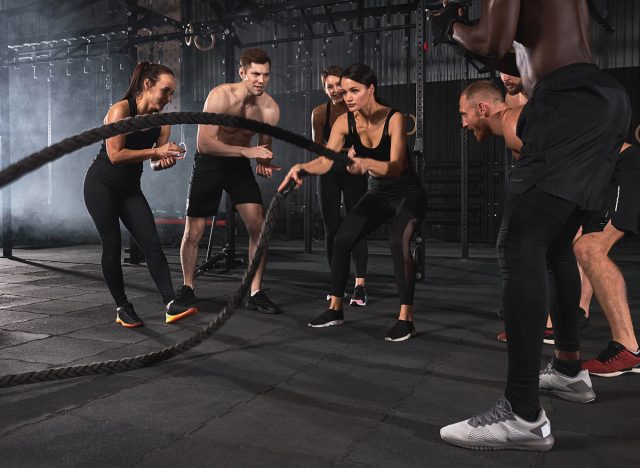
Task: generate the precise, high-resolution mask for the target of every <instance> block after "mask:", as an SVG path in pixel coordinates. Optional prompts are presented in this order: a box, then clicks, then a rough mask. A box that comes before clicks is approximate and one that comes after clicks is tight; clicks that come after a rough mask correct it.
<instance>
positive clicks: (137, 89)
mask: <svg viewBox="0 0 640 468" xmlns="http://www.w3.org/2000/svg"><path fill="white" fill-rule="evenodd" d="M160 75H171V76H175V75H174V74H173V70H171V68H169V67H167V66H165V65H160V64H159V63H149V62H146V61H145V62H140V63H139V64H138V65H136V68H134V70H133V74H132V75H131V81H130V82H129V87H128V88H127V92H126V93H125V94H124V97H123V98H122V99H129V98H133V97H136V96H138V95H139V94H141V93H142V91H143V89H144V80H146V79H148V80H149V81H150V82H151V86H153V85H154V84H156V83H157V82H158V79H160Z"/></svg>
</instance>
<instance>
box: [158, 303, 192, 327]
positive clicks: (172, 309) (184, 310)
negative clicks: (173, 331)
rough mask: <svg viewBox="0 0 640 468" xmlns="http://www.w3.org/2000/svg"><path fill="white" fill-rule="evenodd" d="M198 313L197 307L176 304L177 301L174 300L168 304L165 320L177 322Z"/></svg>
mask: <svg viewBox="0 0 640 468" xmlns="http://www.w3.org/2000/svg"><path fill="white" fill-rule="evenodd" d="M197 313H198V309H197V307H193V306H189V305H182V304H176V301H175V300H173V301H171V302H169V303H168V304H167V310H166V312H165V322H166V323H176V322H179V321H180V320H182V319H184V318H187V317H190V316H192V315H195V314H197Z"/></svg>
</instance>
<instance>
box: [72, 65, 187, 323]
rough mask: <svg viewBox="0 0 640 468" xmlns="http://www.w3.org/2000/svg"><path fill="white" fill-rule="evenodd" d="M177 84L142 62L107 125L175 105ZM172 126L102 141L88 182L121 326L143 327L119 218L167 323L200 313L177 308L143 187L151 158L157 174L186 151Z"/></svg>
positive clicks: (90, 205)
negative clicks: (129, 283)
mask: <svg viewBox="0 0 640 468" xmlns="http://www.w3.org/2000/svg"><path fill="white" fill-rule="evenodd" d="M175 88H176V81H175V78H174V75H173V72H172V71H171V69H170V68H168V67H165V66H163V65H157V64H150V63H149V62H141V63H139V64H138V65H137V66H136V68H135V70H134V72H133V76H132V78H131V83H130V84H129V89H128V90H127V93H126V95H125V97H124V98H123V99H122V100H121V101H118V102H116V103H115V104H114V105H112V106H111V108H110V109H109V111H108V112H107V116H106V117H105V120H104V123H105V124H108V123H112V122H116V121H118V120H122V119H125V118H128V117H135V116H136V115H139V114H151V113H153V112H159V111H161V110H162V109H163V108H164V106H165V105H166V104H167V103H169V102H171V96H172V95H173V93H174V92H175ZM170 133H171V127H170V126H169V125H166V126H163V127H161V128H152V129H149V130H144V131H138V132H133V133H129V134H127V135H118V136H115V137H112V138H108V139H107V140H106V141H104V142H103V143H102V147H101V148H100V152H99V153H98V156H97V157H96V159H95V160H94V162H93V164H92V165H91V166H90V167H89V170H88V171H87V175H86V177H85V180H84V199H85V204H86V205H87V209H88V211H89V214H90V215H91V218H93V221H94V223H95V225H96V228H97V229H98V233H99V234H100V240H101V242H102V273H103V276H104V279H105V281H106V283H107V286H108V287H109V291H110V292H111V295H112V296H113V299H114V301H115V303H116V308H117V310H116V322H117V323H119V324H121V325H122V326H124V327H128V328H133V327H139V326H141V325H142V324H143V322H142V320H141V319H140V318H139V317H138V316H137V315H136V312H135V310H134V308H133V305H132V304H131V303H130V302H129V301H128V300H127V296H126V294H125V291H124V280H123V275H122V266H121V264H120V252H121V244H122V242H121V239H120V220H122V223H123V224H124V225H125V227H126V228H127V229H128V230H129V232H130V233H131V235H132V236H133V238H134V239H135V240H136V243H137V244H138V246H139V247H140V250H142V253H143V254H144V256H145V258H146V261H147V266H148V268H149V272H150V273H151V277H152V278H153V280H154V282H155V283H156V286H157V287H158V290H159V291H160V294H161V295H162V299H163V301H164V303H165V304H166V321H167V323H171V322H175V321H177V320H180V319H181V318H184V317H186V316H188V315H192V314H194V313H195V312H197V309H194V308H190V309H184V310H183V309H181V308H180V307H176V306H174V305H173V304H172V302H173V299H174V292H173V284H172V282H171V274H170V272H169V265H168V263H167V259H166V257H165V255H164V253H163V252H162V248H161V247H160V239H159V237H158V232H157V230H156V225H155V221H154V219H153V214H152V213H151V209H150V208H149V204H148V203H147V200H146V199H145V197H144V195H143V194H142V191H141V189H140V177H141V175H142V162H143V161H145V160H147V159H149V160H151V167H152V168H153V169H154V170H162V169H167V168H170V167H172V166H173V165H175V164H176V160H177V159H181V153H183V152H184V150H183V149H182V148H180V147H179V146H178V145H176V144H175V143H169V142H168V140H169V135H170Z"/></svg>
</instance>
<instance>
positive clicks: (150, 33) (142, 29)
mask: <svg viewBox="0 0 640 468" xmlns="http://www.w3.org/2000/svg"><path fill="white" fill-rule="evenodd" d="M140 31H146V32H147V34H148V35H149V37H151V36H153V31H151V29H149V28H140Z"/></svg>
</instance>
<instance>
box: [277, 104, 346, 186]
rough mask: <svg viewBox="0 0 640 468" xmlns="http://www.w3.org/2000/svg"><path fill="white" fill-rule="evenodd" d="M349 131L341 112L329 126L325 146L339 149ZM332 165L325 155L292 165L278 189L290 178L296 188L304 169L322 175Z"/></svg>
mask: <svg viewBox="0 0 640 468" xmlns="http://www.w3.org/2000/svg"><path fill="white" fill-rule="evenodd" d="M348 132H349V129H348V125H347V114H343V115H341V116H340V117H338V119H337V120H336V121H335V123H334V124H333V127H331V134H330V135H329V141H328V142H327V145H326V147H327V148H328V149H330V150H333V151H340V150H341V149H342V146H343V145H344V140H345V137H346V136H347V133H348ZM332 166H333V160H331V159H329V158H327V157H326V156H319V157H317V158H315V159H313V160H311V161H309V162H306V163H302V164H296V165H295V166H293V167H292V168H291V169H290V170H289V173H288V174H287V175H286V176H285V178H284V180H283V181H282V183H281V184H280V187H278V191H282V190H283V189H284V188H285V187H286V186H287V185H288V184H289V182H290V181H291V180H293V181H295V183H296V188H298V187H300V185H302V177H301V176H300V171H301V170H304V171H305V172H307V174H315V175H322V174H326V173H327V172H329V170H330V169H331V167H332Z"/></svg>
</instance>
